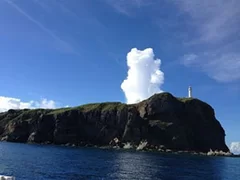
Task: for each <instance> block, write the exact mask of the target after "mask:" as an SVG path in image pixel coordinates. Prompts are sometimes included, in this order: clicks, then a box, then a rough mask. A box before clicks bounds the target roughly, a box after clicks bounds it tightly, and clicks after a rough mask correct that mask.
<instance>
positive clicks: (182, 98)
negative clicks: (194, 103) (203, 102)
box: [177, 97, 194, 103]
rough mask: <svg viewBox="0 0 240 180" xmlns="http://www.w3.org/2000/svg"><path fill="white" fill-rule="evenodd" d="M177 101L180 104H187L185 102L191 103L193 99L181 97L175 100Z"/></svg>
mask: <svg viewBox="0 0 240 180" xmlns="http://www.w3.org/2000/svg"><path fill="white" fill-rule="evenodd" d="M177 99H178V100H179V101H182V102H184V103H185V102H187V101H191V100H193V99H194V98H189V97H181V98H177Z"/></svg>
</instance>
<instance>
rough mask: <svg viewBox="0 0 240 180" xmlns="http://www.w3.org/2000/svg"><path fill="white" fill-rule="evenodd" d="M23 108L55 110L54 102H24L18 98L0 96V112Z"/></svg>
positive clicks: (44, 100) (45, 100)
mask: <svg viewBox="0 0 240 180" xmlns="http://www.w3.org/2000/svg"><path fill="white" fill-rule="evenodd" d="M25 108H26V109H35V108H45V109H54V108H56V102H55V101H53V100H48V99H42V100H40V101H28V102H24V101H22V100H21V99H18V98H13V97H5V96H0V112H4V111H7V110H9V109H25Z"/></svg>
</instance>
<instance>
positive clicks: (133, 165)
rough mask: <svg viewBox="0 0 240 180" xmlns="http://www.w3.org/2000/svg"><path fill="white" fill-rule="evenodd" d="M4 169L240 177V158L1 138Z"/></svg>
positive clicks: (41, 179) (27, 173)
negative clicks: (81, 146) (83, 146)
mask: <svg viewBox="0 0 240 180" xmlns="http://www.w3.org/2000/svg"><path fill="white" fill-rule="evenodd" d="M0 174H1V175H9V176H14V177H15V178H16V180H26V179H27V180H28V179H29V180H35V179H36V180H46V179H47V180H65V179H67V180H81V179H83V180H85V179H86V180H91V179H92V180H95V179H96V180H124V179H129V180H135V179H136V180H152V179H163V180H165V179H166V180H172V179H177V180H179V179H184V180H188V179H193V180H196V179H201V180H202V179H203V180H208V179H209V180H211V179H213V180H222V179H229V180H230V179H231V180H238V179H239V180H240V158H233V157H207V156H196V155H176V154H163V153H158V152H139V151H133V150H114V149H111V150H110V149H100V148H79V147H64V146H54V145H33V144H20V143H7V142H0Z"/></svg>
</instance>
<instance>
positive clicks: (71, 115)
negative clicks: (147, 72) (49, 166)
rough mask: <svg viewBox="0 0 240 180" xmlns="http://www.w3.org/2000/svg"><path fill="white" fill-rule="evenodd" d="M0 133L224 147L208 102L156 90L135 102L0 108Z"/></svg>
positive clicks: (16, 137) (10, 137) (31, 138)
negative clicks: (3, 110)
mask: <svg viewBox="0 0 240 180" xmlns="http://www.w3.org/2000/svg"><path fill="white" fill-rule="evenodd" d="M0 139H1V140H2V141H11V142H23V143H25V142H29V143H50V144H74V145H79V146H81V145H90V144H91V145H96V146H108V145H111V146H122V145H123V144H124V143H127V142H129V143H131V144H132V145H136V146H138V145H139V144H140V143H141V141H145V142H147V147H148V148H150V149H170V150H174V151H195V152H208V151H209V150H210V149H211V150H213V151H215V150H217V151H224V152H228V151H229V149H228V147H227V146H226V144H225V132H224V129H223V128H222V126H221V124H220V123H219V121H218V120H217V119H216V118H215V114H214V110H213V108H212V107H211V106H210V105H208V104H207V103H205V102H202V101H200V100H198V99H192V98H176V97H174V96H173V95H171V94H170V93H160V94H155V95H153V96H152V97H150V98H149V99H146V100H144V101H142V102H140V103H137V104H131V105H126V104H122V103H120V102H109V103H96V104H86V105H82V106H79V107H73V108H62V109H54V110H48V109H34V110H30V109H24V110H9V111H7V112H4V113H0Z"/></svg>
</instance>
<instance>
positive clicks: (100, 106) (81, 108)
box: [48, 102, 127, 114]
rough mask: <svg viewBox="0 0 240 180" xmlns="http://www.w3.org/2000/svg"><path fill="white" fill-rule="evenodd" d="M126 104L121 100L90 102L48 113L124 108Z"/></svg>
mask: <svg viewBox="0 0 240 180" xmlns="http://www.w3.org/2000/svg"><path fill="white" fill-rule="evenodd" d="M126 106H127V105H126V104H122V103H121V102H105V103H90V104H84V105H81V106H77V107H72V108H70V107H69V108H60V109H55V110H52V111H51V112H50V113H48V114H61V113H64V112H67V111H71V110H79V111H83V112H88V111H94V110H99V111H111V110H122V109H124V107H126Z"/></svg>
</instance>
